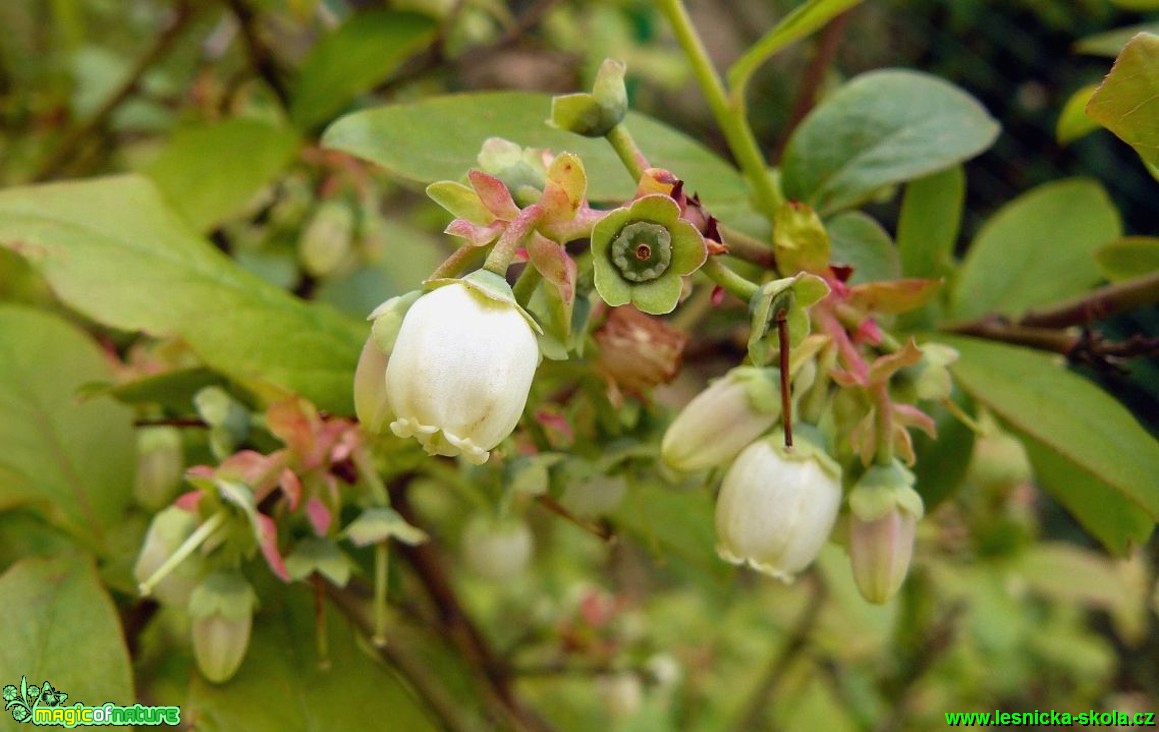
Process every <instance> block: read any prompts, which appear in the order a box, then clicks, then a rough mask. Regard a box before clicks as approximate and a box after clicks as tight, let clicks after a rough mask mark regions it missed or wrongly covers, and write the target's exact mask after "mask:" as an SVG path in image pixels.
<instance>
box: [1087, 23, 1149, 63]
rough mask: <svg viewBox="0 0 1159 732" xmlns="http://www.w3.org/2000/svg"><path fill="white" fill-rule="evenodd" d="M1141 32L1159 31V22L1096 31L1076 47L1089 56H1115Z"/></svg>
mask: <svg viewBox="0 0 1159 732" xmlns="http://www.w3.org/2000/svg"><path fill="white" fill-rule="evenodd" d="M1139 33H1159V23H1144V24H1141V25H1132V26H1127V27H1125V28H1116V29H1115V30H1112V31H1107V32H1106V33H1096V34H1095V35H1092V36H1087V37H1086V38H1083V39H1081V40H1079V42H1078V43H1076V44H1075V46H1074V48H1075V51H1076V52H1077V53H1085V54H1087V55H1088V56H1107V57H1109V58H1114V57H1115V56H1118V55H1119V52H1120V51H1122V50H1123V46H1125V45H1127V41H1129V40H1131V39H1132V38H1134V37H1135V36H1136V35H1138V34H1139Z"/></svg>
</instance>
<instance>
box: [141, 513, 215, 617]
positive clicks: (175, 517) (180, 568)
mask: <svg viewBox="0 0 1159 732" xmlns="http://www.w3.org/2000/svg"><path fill="white" fill-rule="evenodd" d="M197 525H198V519H197V516H196V515H195V514H192V513H190V512H189V511H186V510H184V509H180V508H178V507H176V506H170V507H169V508H166V509H165V510H163V511H161V512H160V513H158V514H157V515H155V516H154V517H153V521H152V522H150V524H149V531H148V532H147V533H146V534H145V542H144V544H142V545H141V553H140V554H139V555H138V556H137V563H136V564H135V565H133V577H134V578H135V579H136V580H137V582H138V583H142V582H145V581H146V580H148V579H149V578H151V577H152V576H153V574H154V573H155V572H156V571H157V570H158V569H160V568H161V566H162V565H163V564H165V562H166V560H168V559H169V557H171V556H172V555H173V554H174V552H176V551H177V550H178V548H179V547H181V545H182V544H184V543H185V540H186V539H188V538H189V537H190V535H192V534H193V532H194V531H196V530H197ZM202 571H203V567H202V563H201V560H200V557H199V555H196V554H194V555H192V556H189V557H187V558H186V559H185V561H183V562H181V564H178V565H177V566H176V567H174V568H173V570H172V571H171V572H169V573H168V574H166V575H165V576H164V577H163V578H162V579H161V580H160V581H158V582H157V583H156V584H155V585H154V586H153V588H152V590H151V594H152V595H153V596H154V597H156V598H157V599H158V600H160V601H161V602H162V603H164V604H166V605H176V606H184V605H185V604H186V603H188V602H189V596H190V595H191V594H192V593H193V588H194V587H196V586H197V583H198V578H199V577H200V575H201V573H202Z"/></svg>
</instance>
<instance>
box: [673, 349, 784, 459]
mask: <svg viewBox="0 0 1159 732" xmlns="http://www.w3.org/2000/svg"><path fill="white" fill-rule="evenodd" d="M779 379H780V372H779V371H777V370H776V369H761V368H755V367H752V366H738V367H737V368H734V369H732V370H731V371H729V372H728V373H727V374H725V375H724V376H723V377H721V378H719V379H717V380H716V381H714V382H712V384H711V385H709V387H708V388H707V389H705V390H704V391H702V392H700V393H699V394H697V395H696V396H695V397H694V398H693V399H692V401H690V402H689V403H688V405H687V406H685V407H684V409H683V410H682V411H681V412H680V414H678V415H677V416H676V419H674V420H673V421H672V424H671V425H670V426H669V427H668V431H667V432H665V433H664V440H663V441H662V442H661V443H660V456H661V457H662V458H663V459H664V462H665V463H667V464H668V465H670V466H672V467H673V468H676V469H677V470H682V471H686V472H689V473H691V472H695V471H697V470H706V469H708V468H714V467H716V466H718V465H724V464H725V463H727V462H728V461H729V460H731V459H733V458H734V457H736V454H737V453H739V452H740V451H741V450H743V449H744V447H745V445H748V444H749V443H750V442H752V441H753V440H755V439H756V438H758V437H760V436H761V433H763V432H765V431H766V430H768V429H769V428H770V427H772V426H773V425H774V424H776V422H777V420H778V419H780V418H781V401H780V397H781V395H780V390H779V383H780V382H779Z"/></svg>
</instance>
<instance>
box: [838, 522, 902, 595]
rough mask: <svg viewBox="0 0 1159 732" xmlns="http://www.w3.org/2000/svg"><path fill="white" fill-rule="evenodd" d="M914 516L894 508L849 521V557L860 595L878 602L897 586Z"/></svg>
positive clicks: (895, 590)
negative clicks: (872, 518)
mask: <svg viewBox="0 0 1159 732" xmlns="http://www.w3.org/2000/svg"><path fill="white" fill-rule="evenodd" d="M916 527H917V517H916V516H914V515H913V514H911V513H908V512H906V511H902V510H899V509H896V508H895V509H894V510H892V511H890V512H889V513H887V514H886V515H884V516H882V517H881V518H879V519H877V520H876V521H862V520H861V519H859V518H857V517H856V516H855V517H853V519H852V521H851V522H850V529H849V558H850V560H851V561H852V562H853V579H854V580H856V581H857V589H858V590H860V591H861V596H862V597H864V598H865V599H866V600H869V601H870V602H873V603H877V604H881V603H884V602H885V601H886V600H888V599H889V598H891V597H893V595H894V593H896V592H897V591H898V588H900V587H901V583H902V582H904V581H905V576H906V574H907V573H908V572H909V565H910V559H911V558H912V556H913V547H914V531H915V530H916Z"/></svg>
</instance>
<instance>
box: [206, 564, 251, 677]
mask: <svg viewBox="0 0 1159 732" xmlns="http://www.w3.org/2000/svg"><path fill="white" fill-rule="evenodd" d="M256 602H257V596H256V595H255V594H254V591H253V588H252V587H250V584H249V582H246V580H245V578H244V577H242V575H241V573H240V572H236V571H235V572H215V573H213V574H211V575H209V576H208V577H206V578H205V581H203V582H202V583H201V584H200V585H198V586H197V589H196V590H194V591H193V596H192V597H191V598H190V599H189V615H190V617H191V618H192V620H193V626H192V635H193V656H194V658H195V659H196V660H197V667H198V668H199V669H201V673H202V675H204V676H205V678H207V679H208V680H210V681H212V682H213V683H215V684H221V683H224V682H226V681H229V680H230V679H231V678H233V675H234V674H235V673H237V670H238V668H239V667H240V666H241V662H242V661H243V660H244V659H245V652H246V649H247V648H248V647H249V642H250V630H251V629H252V627H253V611H254V605H255V604H256Z"/></svg>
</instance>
